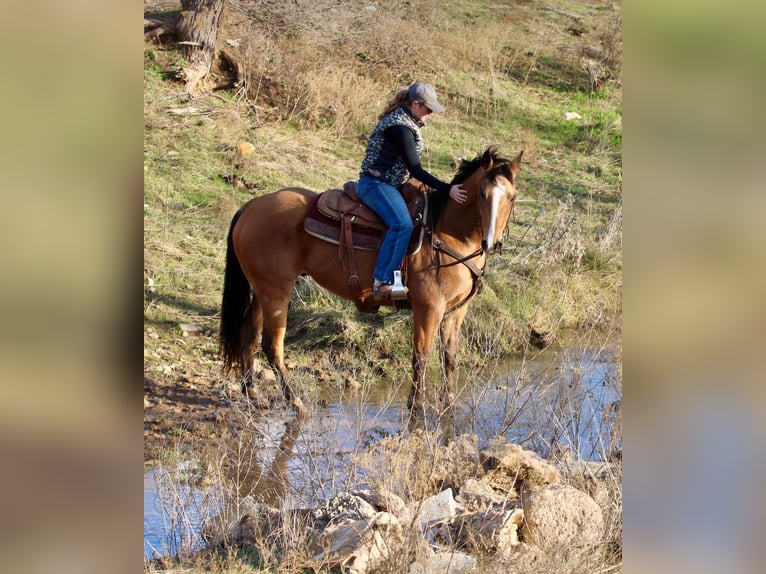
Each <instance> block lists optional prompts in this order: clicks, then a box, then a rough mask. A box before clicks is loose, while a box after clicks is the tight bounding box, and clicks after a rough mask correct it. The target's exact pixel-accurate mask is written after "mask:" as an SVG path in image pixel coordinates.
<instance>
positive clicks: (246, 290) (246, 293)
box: [218, 209, 255, 372]
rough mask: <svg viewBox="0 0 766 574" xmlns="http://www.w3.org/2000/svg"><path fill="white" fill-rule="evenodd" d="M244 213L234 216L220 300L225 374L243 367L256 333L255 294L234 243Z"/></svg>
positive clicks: (238, 212)
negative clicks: (253, 315) (238, 257)
mask: <svg viewBox="0 0 766 574" xmlns="http://www.w3.org/2000/svg"><path fill="white" fill-rule="evenodd" d="M241 213H242V210H241V209H240V210H239V211H237V213H236V214H235V215H234V218H233V219H232V220H231V225H230V226H229V235H228V237H227V239H226V271H225V273H224V278H223V298H222V300H221V327H220V331H219V345H218V352H219V353H220V355H221V358H222V359H223V365H224V371H225V372H228V371H230V370H231V369H232V367H234V365H235V364H238V365H239V366H240V367H241V366H242V365H243V360H244V358H243V353H244V351H245V350H246V349H249V348H250V346H251V345H252V343H253V338H254V336H255V335H254V332H253V324H252V321H251V314H252V293H251V290H250V284H249V283H248V282H247V277H245V274H244V273H243V272H242V267H240V265H239V261H237V255H236V253H235V252H234V245H233V242H232V237H231V236H232V233H233V231H234V226H235V225H236V224H237V221H238V220H239V216H240V215H241Z"/></svg>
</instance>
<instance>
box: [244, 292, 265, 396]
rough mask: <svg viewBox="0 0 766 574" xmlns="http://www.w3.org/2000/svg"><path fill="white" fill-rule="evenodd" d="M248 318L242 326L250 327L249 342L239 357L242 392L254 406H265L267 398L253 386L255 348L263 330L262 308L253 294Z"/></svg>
mask: <svg viewBox="0 0 766 574" xmlns="http://www.w3.org/2000/svg"><path fill="white" fill-rule="evenodd" d="M249 318H250V322H249V324H247V323H246V324H245V327H243V328H248V329H251V335H250V336H249V337H248V338H247V340H248V341H250V343H249V344H248V345H247V346H246V347H245V348H244V349H243V350H242V356H241V357H240V365H241V372H242V392H243V393H244V394H245V395H246V396H247V397H248V398H249V399H251V400H252V401H253V402H254V403H255V406H257V407H259V408H266V407H268V406H269V402H268V400H267V399H266V397H265V396H264V395H263V393H261V392H259V391H258V389H256V387H255V348H256V346H257V345H258V342H259V341H260V339H261V333H262V332H263V310H262V309H261V305H260V303H259V302H258V298H257V297H255V296H253V301H252V306H251V308H250V317H249ZM246 320H247V319H246Z"/></svg>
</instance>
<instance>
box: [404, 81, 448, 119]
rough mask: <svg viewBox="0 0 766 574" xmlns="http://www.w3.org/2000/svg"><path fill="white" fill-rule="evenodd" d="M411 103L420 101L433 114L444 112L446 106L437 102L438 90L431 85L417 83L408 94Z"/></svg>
mask: <svg viewBox="0 0 766 574" xmlns="http://www.w3.org/2000/svg"><path fill="white" fill-rule="evenodd" d="M407 97H408V98H409V99H410V101H415V100H420V101H422V102H423V103H424V104H425V105H426V107H427V108H428V109H429V110H431V111H432V112H443V111H444V106H443V105H441V104H440V103H439V102H438V101H437V100H436V90H435V89H434V87H433V86H432V85H431V84H422V83H420V82H415V83H414V84H412V85H411V86H410V89H409V91H408V92H407Z"/></svg>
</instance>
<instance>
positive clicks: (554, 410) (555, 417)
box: [144, 347, 622, 558]
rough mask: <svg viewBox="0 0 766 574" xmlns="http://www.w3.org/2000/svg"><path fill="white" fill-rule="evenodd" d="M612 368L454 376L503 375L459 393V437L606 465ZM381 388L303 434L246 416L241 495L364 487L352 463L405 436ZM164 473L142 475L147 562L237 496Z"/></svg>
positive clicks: (400, 395)
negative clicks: (498, 440) (373, 447)
mask: <svg viewBox="0 0 766 574" xmlns="http://www.w3.org/2000/svg"><path fill="white" fill-rule="evenodd" d="M617 368H618V364H617V362H616V360H615V350H614V348H613V347H608V348H605V349H598V350H588V349H585V350H583V349H559V350H549V351H546V352H545V353H543V354H540V355H538V356H537V357H536V358H535V359H534V360H529V359H524V360H514V361H510V362H505V363H503V364H501V365H491V368H484V369H482V368H480V367H479V368H477V369H475V370H474V371H473V372H471V373H468V372H466V373H461V374H460V375H459V376H458V379H459V380H460V379H462V380H463V381H468V380H475V379H476V378H477V374H479V375H481V374H485V373H490V372H491V371H492V370H494V371H495V372H504V373H507V374H504V375H502V376H495V377H488V378H484V381H485V382H483V383H471V384H464V387H463V389H462V392H461V394H460V401H459V404H460V408H459V414H458V416H457V418H456V424H457V428H458V432H465V433H475V434H476V435H477V436H478V437H479V444H480V446H484V445H486V444H488V443H489V442H490V441H491V440H492V439H493V438H495V437H497V436H504V437H506V438H507V439H509V440H511V441H512V442H514V443H517V444H520V445H522V446H523V447H525V448H528V449H531V450H534V451H535V452H537V453H538V454H539V455H541V456H543V457H546V456H548V455H558V454H561V453H562V452H565V451H567V450H569V451H572V452H573V453H577V454H579V456H580V457H582V458H584V459H586V460H601V459H604V458H606V457H607V456H608V455H609V454H610V453H611V452H612V451H613V450H614V449H617V448H621V444H620V443H612V439H613V438H614V437H612V436H611V435H610V429H611V428H612V426H613V425H612V423H613V418H614V416H615V414H616V411H615V406H616V405H617V404H618V402H619V401H620V400H621V392H622V385H621V382H620V381H619V379H618V376H617ZM479 378H480V377H479ZM486 381H489V382H486ZM381 387H385V388H377V389H373V390H372V391H371V392H367V393H360V394H357V395H355V396H353V397H351V398H349V400H348V402H343V401H342V400H339V399H338V398H337V397H336V402H333V403H330V404H328V406H327V407H326V408H322V409H320V410H319V411H318V412H317V413H316V414H315V415H314V416H313V417H312V418H311V419H310V420H309V421H307V422H306V423H304V424H302V425H300V426H298V424H297V422H296V421H295V420H294V418H292V417H289V416H286V415H285V414H284V413H269V414H261V413H258V414H255V415H253V418H252V422H253V425H252V427H253V431H252V436H251V437H250V438H249V439H248V440H251V441H252V442H250V443H249V444H247V445H242V447H243V449H242V452H241V453H239V455H240V456H243V453H244V452H245V451H246V452H247V453H248V454H247V457H249V458H246V460H239V461H238V462H237V464H239V466H241V468H242V472H241V473H240V475H239V484H238V485H237V487H238V490H239V492H238V494H239V495H242V494H252V495H253V496H255V497H257V498H259V499H260V500H262V501H263V502H265V503H267V504H270V505H272V506H275V507H282V508H285V507H287V508H298V507H303V508H305V507H311V506H315V505H317V504H319V503H321V501H323V500H325V499H327V498H330V497H332V496H333V495H335V494H337V493H338V492H340V491H341V490H348V489H352V488H358V487H359V486H361V485H363V483H364V473H363V471H362V470H361V469H360V468H359V467H358V466H357V464H358V461H359V455H361V453H363V452H364V451H365V450H366V449H367V447H368V446H369V445H370V444H374V443H375V442H377V441H379V440H380V439H382V438H383V437H386V436H393V435H397V434H399V433H400V432H401V429H402V428H404V427H405V426H406V424H404V415H405V414H406V406H405V405H406V395H407V392H406V391H407V387H406V386H404V385H402V386H401V387H400V388H398V389H395V390H394V391H390V390H388V389H390V388H391V387H392V385H391V384H390V383H386V384H385V385H381ZM360 396H362V397H363V398H360ZM246 447H249V448H246ZM253 453H255V455H253ZM229 456H231V453H229ZM167 472H168V471H165V470H161V469H157V468H154V469H148V470H146V471H145V473H144V553H145V556H146V557H147V558H150V557H154V556H160V555H167V554H174V553H176V552H178V551H179V550H180V549H193V548H198V547H199V546H200V540H199V528H200V523H201V522H202V520H203V519H204V517H206V516H210V515H213V514H215V513H216V512H217V510H216V508H220V501H221V500H224V499H226V498H233V497H236V496H237V493H232V492H225V493H224V492H216V491H215V489H214V488H212V487H210V486H209V485H208V486H206V487H202V486H201V484H200V482H199V477H200V476H201V475H202V474H204V473H202V472H201V470H200V469H195V467H194V463H193V462H185V463H184V464H183V465H181V468H180V469H174V472H176V473H182V474H183V477H182V478H184V480H170V479H171V478H172V477H171V476H169V475H168V474H167ZM163 473H164V474H163ZM158 492H159V493H160V494H158ZM163 505H164V508H163Z"/></svg>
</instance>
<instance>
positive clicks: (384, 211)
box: [356, 176, 413, 284]
mask: <svg viewBox="0 0 766 574" xmlns="http://www.w3.org/2000/svg"><path fill="white" fill-rule="evenodd" d="M356 193H357V195H358V196H359V199H361V200H362V202H363V203H364V204H365V205H367V206H368V207H370V208H371V209H372V210H373V211H374V212H375V213H377V214H378V216H379V217H380V218H381V219H382V220H383V222H384V223H385V224H386V225H387V226H388V231H386V236H385V238H384V239H383V243H382V245H381V246H380V253H378V261H377V263H376V264H375V271H374V272H373V278H374V279H376V280H377V281H380V282H382V283H389V284H391V283H393V282H394V270H396V269H399V268H400V266H401V264H402V260H403V259H404V255H405V253H406V252H407V244H408V243H409V242H410V235H412V229H413V225H412V218H410V213H409V211H407V204H406V203H405V202H404V198H403V197H402V194H401V193H399V190H398V189H396V188H395V187H393V186H391V185H388V184H387V183H384V182H382V181H380V180H379V179H375V178H374V177H370V176H363V177H362V178H360V179H359V182H358V183H357V186H356Z"/></svg>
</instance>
